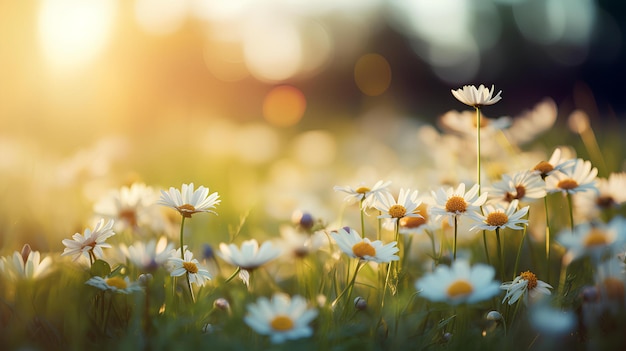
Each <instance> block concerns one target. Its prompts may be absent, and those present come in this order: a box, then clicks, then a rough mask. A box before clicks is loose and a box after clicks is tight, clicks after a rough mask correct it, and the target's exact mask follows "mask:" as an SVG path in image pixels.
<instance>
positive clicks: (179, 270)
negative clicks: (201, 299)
mask: <svg viewBox="0 0 626 351" xmlns="http://www.w3.org/2000/svg"><path fill="white" fill-rule="evenodd" d="M170 253H171V254H170V255H171V256H170V258H169V259H168V262H169V265H170V275H171V276H172V277H180V276H182V275H184V274H187V276H188V277H189V284H191V283H195V284H196V285H198V286H203V285H204V283H206V282H207V280H211V274H210V273H209V271H208V270H206V268H204V267H202V266H200V262H198V260H196V259H195V258H193V253H192V252H191V251H189V250H187V248H185V256H184V257H185V258H184V259H183V258H182V257H181V254H180V249H178V250H176V251H170ZM190 286H191V285H190Z"/></svg>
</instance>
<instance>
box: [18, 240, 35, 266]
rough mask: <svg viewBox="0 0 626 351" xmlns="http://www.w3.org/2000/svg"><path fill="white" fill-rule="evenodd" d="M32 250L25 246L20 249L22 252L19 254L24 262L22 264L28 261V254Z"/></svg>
mask: <svg viewBox="0 0 626 351" xmlns="http://www.w3.org/2000/svg"><path fill="white" fill-rule="evenodd" d="M32 251H33V250H31V248H30V245H28V244H26V245H24V246H23V247H22V252H21V253H20V254H21V255H22V260H24V263H26V261H28V255H30V253H31V252H32Z"/></svg>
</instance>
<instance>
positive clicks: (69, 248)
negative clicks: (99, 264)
mask: <svg viewBox="0 0 626 351" xmlns="http://www.w3.org/2000/svg"><path fill="white" fill-rule="evenodd" d="M113 223H114V221H113V220H109V221H108V222H107V223H106V224H105V223H104V219H100V220H99V221H98V223H97V224H96V226H95V227H94V228H93V231H92V230H90V229H89V228H86V229H85V232H84V234H82V235H81V234H80V233H76V234H74V235H73V236H72V240H70V239H63V240H62V243H63V245H65V249H64V250H63V253H62V254H61V256H73V257H74V261H76V260H77V259H78V258H79V257H80V256H81V255H84V256H85V257H87V258H89V259H90V260H92V261H95V259H98V258H102V255H103V252H102V249H103V248H110V247H111V245H110V244H107V243H105V240H106V239H108V238H109V237H111V236H113V235H115V233H114V232H113Z"/></svg>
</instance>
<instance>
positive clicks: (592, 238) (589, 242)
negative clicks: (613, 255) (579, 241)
mask: <svg viewBox="0 0 626 351" xmlns="http://www.w3.org/2000/svg"><path fill="white" fill-rule="evenodd" d="M608 243H609V240H608V238H607V237H606V233H605V232H603V231H602V230H600V229H595V228H594V229H591V231H590V232H589V234H587V236H586V237H585V239H584V240H583V245H585V246H586V247H594V246H604V245H607V244H608Z"/></svg>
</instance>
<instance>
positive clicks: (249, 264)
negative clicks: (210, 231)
mask: <svg viewBox="0 0 626 351" xmlns="http://www.w3.org/2000/svg"><path fill="white" fill-rule="evenodd" d="M281 252H282V251H281V250H280V249H279V248H277V247H275V246H274V245H273V244H272V242H271V241H266V242H264V243H263V244H262V245H261V247H259V243H258V242H257V241H256V240H255V239H250V240H246V241H244V242H243V243H241V249H239V248H238V247H237V246H236V245H235V244H228V245H227V244H225V243H221V244H220V251H219V252H218V253H217V254H218V255H219V256H220V257H221V258H222V259H223V260H224V261H226V262H228V263H230V264H232V265H233V266H238V267H241V269H244V270H247V271H251V270H254V269H256V268H258V267H260V266H262V265H264V264H266V263H267V262H269V261H271V260H273V259H275V258H277V257H278V256H280V254H281Z"/></svg>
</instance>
